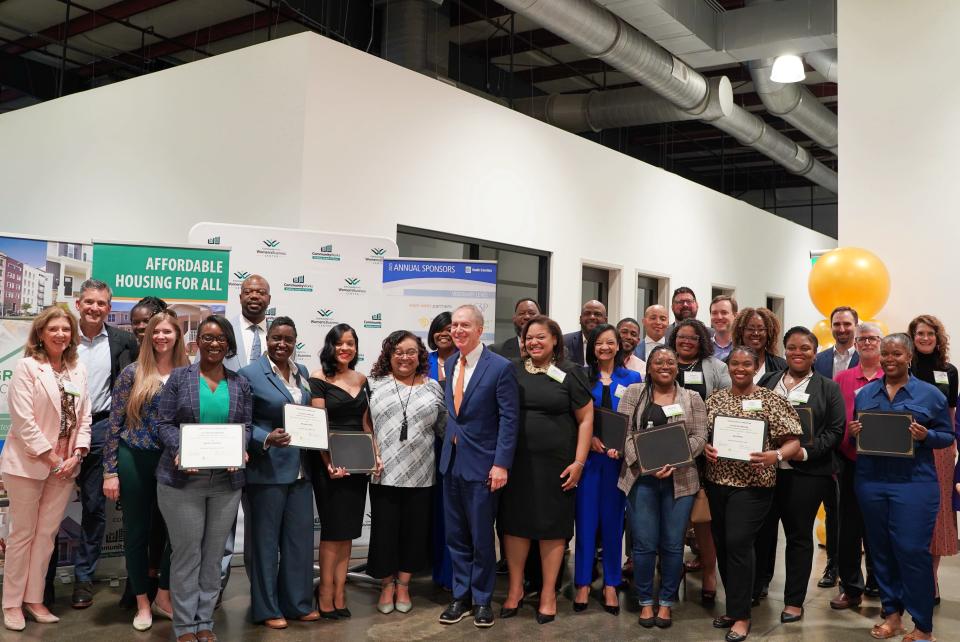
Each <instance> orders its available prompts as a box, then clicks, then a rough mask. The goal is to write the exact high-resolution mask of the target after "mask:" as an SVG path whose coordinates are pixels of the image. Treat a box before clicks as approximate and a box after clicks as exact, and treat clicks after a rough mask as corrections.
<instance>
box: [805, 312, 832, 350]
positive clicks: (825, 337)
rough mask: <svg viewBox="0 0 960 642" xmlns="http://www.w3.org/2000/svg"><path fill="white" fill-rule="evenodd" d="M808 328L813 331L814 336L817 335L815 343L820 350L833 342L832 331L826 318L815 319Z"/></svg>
mask: <svg viewBox="0 0 960 642" xmlns="http://www.w3.org/2000/svg"><path fill="white" fill-rule="evenodd" d="M810 330H811V331H812V332H813V334H814V336H816V337H817V344H818V345H819V346H820V349H821V350H826V349H827V348H829V347H830V346H832V345H833V344H834V343H836V342H835V341H834V340H833V333H832V332H830V322H829V321H827V320H826V319H820V320H819V321H817V323H816V325H814V326H813V327H812V328H810Z"/></svg>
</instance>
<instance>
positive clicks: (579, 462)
mask: <svg viewBox="0 0 960 642" xmlns="http://www.w3.org/2000/svg"><path fill="white" fill-rule="evenodd" d="M573 463H575V464H579V465H580V468H583V462H582V461H580V460H579V459H574V460H573Z"/></svg>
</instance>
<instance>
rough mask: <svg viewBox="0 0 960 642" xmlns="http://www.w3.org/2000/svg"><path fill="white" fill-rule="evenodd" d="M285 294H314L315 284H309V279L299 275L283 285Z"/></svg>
mask: <svg viewBox="0 0 960 642" xmlns="http://www.w3.org/2000/svg"><path fill="white" fill-rule="evenodd" d="M283 291H284V292H313V284H312V283H307V277H306V276H304V275H303V274H300V275H297V276H295V277H293V278H292V279H290V280H289V281H284V283H283Z"/></svg>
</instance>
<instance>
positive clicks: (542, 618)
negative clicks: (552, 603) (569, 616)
mask: <svg viewBox="0 0 960 642" xmlns="http://www.w3.org/2000/svg"><path fill="white" fill-rule="evenodd" d="M555 619H557V616H556V615H547V614H546V613H541V612H540V611H537V624H548V623H550V622H553V621H554V620H555Z"/></svg>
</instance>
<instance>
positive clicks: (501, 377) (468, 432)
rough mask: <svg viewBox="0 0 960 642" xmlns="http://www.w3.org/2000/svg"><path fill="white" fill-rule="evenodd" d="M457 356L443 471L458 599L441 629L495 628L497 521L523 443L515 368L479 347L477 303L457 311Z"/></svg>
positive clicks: (449, 368)
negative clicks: (463, 623) (469, 623)
mask: <svg viewBox="0 0 960 642" xmlns="http://www.w3.org/2000/svg"><path fill="white" fill-rule="evenodd" d="M450 334H451V336H452V337H453V342H454V344H455V345H456V346H457V350H458V351H457V352H456V353H454V354H453V356H451V357H450V358H449V359H447V362H446V372H448V373H452V375H450V376H448V377H447V381H446V403H447V413H448V415H449V418H448V420H447V430H446V435H444V440H443V452H442V454H441V455H440V473H441V474H442V475H443V509H444V514H445V515H444V519H445V520H446V529H447V546H448V547H449V549H450V557H451V561H452V562H453V601H452V602H451V603H450V604H449V605H448V606H447V608H446V609H444V611H443V613H441V614H440V622H441V623H442V624H455V623H457V622H459V621H460V620H462V619H463V618H465V617H467V616H469V615H473V623H474V625H475V626H478V627H481V628H484V627H490V626H493V609H492V608H491V607H490V599H491V596H492V595H493V583H494V579H495V577H496V576H495V567H496V561H497V560H496V552H495V547H494V537H493V522H494V519H495V518H496V515H497V500H498V498H499V493H498V492H497V491H499V490H500V489H501V488H503V487H504V486H505V485H506V483H507V477H508V472H509V470H510V466H511V465H512V464H513V453H514V450H515V449H516V444H517V429H518V418H517V412H518V406H519V392H518V389H517V377H516V374H515V373H514V370H513V364H511V363H510V362H509V361H508V360H507V359H504V358H503V357H501V356H499V355H497V354H494V353H493V352H492V351H490V350H488V349H486V348H484V346H483V344H482V343H480V337H481V335H482V334H483V314H481V312H480V310H479V309H478V308H477V307H476V306H474V305H462V306H460V307H459V308H457V309H456V310H454V311H453V320H452V323H451V325H450Z"/></svg>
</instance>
